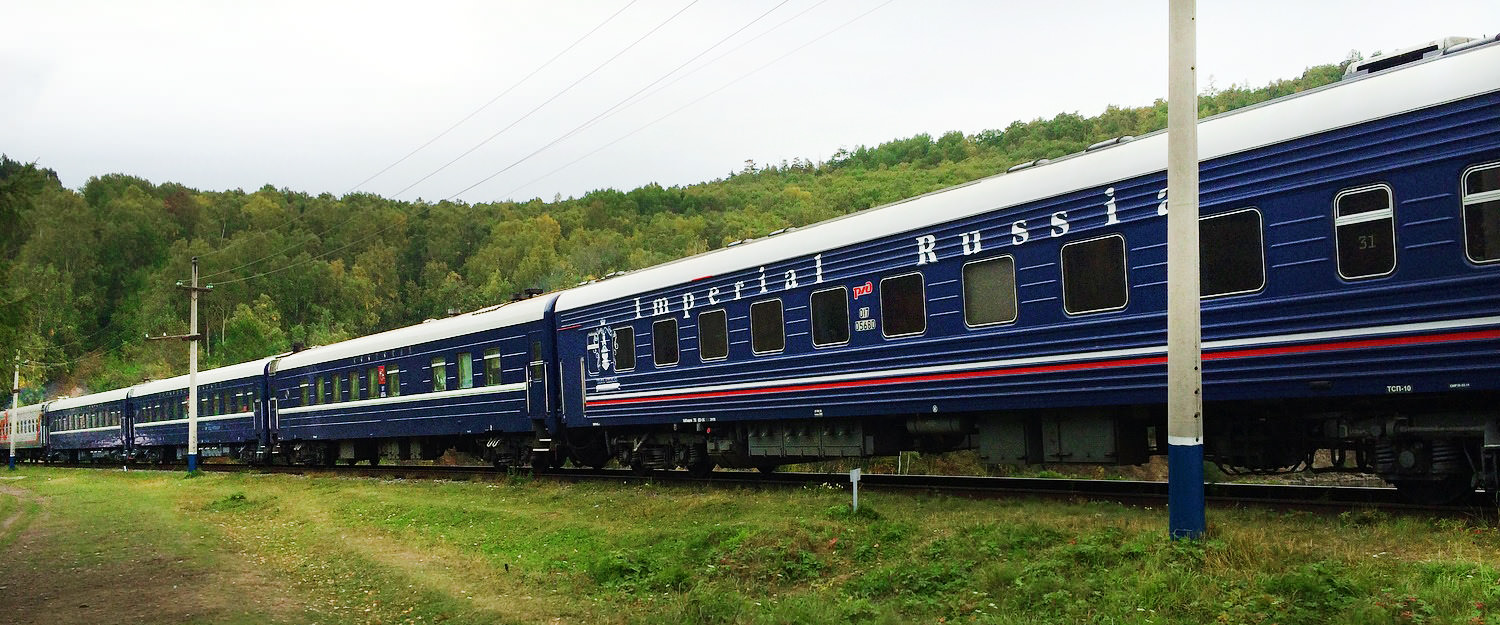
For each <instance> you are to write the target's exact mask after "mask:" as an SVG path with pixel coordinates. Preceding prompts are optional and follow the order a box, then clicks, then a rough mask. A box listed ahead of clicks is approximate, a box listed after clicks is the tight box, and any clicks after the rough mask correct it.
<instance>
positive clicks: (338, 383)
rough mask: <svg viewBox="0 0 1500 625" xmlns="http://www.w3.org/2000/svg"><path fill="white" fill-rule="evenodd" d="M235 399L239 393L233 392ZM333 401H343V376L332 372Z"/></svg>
mask: <svg viewBox="0 0 1500 625" xmlns="http://www.w3.org/2000/svg"><path fill="white" fill-rule="evenodd" d="M234 396H235V399H239V397H240V395H239V393H235V395H234ZM333 401H335V402H341V401H344V376H342V375H339V374H337V373H335V374H333Z"/></svg>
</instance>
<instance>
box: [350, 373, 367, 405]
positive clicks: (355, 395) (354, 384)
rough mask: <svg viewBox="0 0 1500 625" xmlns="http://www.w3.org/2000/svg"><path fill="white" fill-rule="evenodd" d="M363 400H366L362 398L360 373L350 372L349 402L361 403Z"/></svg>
mask: <svg viewBox="0 0 1500 625" xmlns="http://www.w3.org/2000/svg"><path fill="white" fill-rule="evenodd" d="M361 399H364V398H363V397H360V388H359V372H358V371H350V372H349V401H359V400H361Z"/></svg>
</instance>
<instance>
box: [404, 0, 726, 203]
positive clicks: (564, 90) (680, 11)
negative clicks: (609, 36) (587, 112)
mask: <svg viewBox="0 0 1500 625" xmlns="http://www.w3.org/2000/svg"><path fill="white" fill-rule="evenodd" d="M698 1H699V0H692V2H689V3H687V6H684V7H682V8H681V9H678V10H677V12H676V13H673V14H672V16H671V17H668V18H667V19H666V20H665V21H663V22H662V23H660V24H657V25H656V27H655V28H652V29H651V30H649V31H646V34H644V35H641V37H640V38H639V39H636V40H635V41H632V42H631V43H630V45H628V46H625V47H624V48H623V49H621V50H620V51H619V52H616V53H615V55H614V56H611V57H609V58H608V59H606V60H605V61H604V62H603V63H600V64H599V66H598V67H595V68H594V69H591V70H589V72H588V73H587V74H584V75H583V76H580V77H579V78H578V80H575V81H573V82H572V84H569V85H568V86H566V87H563V88H562V90H561V91H558V92H557V93H555V94H552V97H550V98H547V99H546V100H543V101H542V103H541V104H538V105H536V107H535V108H532V109H531V110H530V111H527V112H526V114H525V115H522V116H521V117H520V118H518V119H516V120H515V121H513V122H511V123H510V125H508V126H506V127H504V128H501V129H500V130H498V131H496V132H495V134H492V135H490V136H488V137H486V138H485V139H484V140H483V141H480V142H479V143H476V144H474V147H472V148H469V149H468V150H465V151H464V153H463V154H459V155H458V156H456V157H454V158H453V160H451V161H448V162H446V163H443V164H442V166H440V167H438V168H437V169H434V170H432V173H429V174H427V175H426V176H422V177H421V178H418V179H417V180H416V181H415V182H413V183H411V184H409V185H406V187H405V188H403V189H401V190H400V191H397V192H396V195H395V196H393V197H396V196H400V195H401V194H403V193H406V192H407V191H410V190H411V188H412V187H415V186H417V185H419V184H422V183H423V182H425V181H426V180H427V179H428V178H431V177H433V176H436V175H437V174H438V172H441V171H443V170H444V169H447V168H448V167H449V166H451V165H453V164H454V163H457V162H459V161H460V160H463V159H464V157H466V156H468V155H470V154H473V153H474V151H475V150H478V149H479V148H482V147H484V146H485V145H487V144H489V142H491V141H494V140H495V138H496V137H499V136H500V135H502V134H505V132H506V131H508V130H510V129H511V128H515V127H516V125H517V124H519V123H521V122H523V121H526V119H527V118H529V117H531V116H532V115H533V114H535V113H536V112H537V111H540V110H542V109H543V108H545V107H546V106H547V105H548V104H551V103H552V102H553V101H554V100H556V99H558V98H560V97H562V96H563V94H566V93H567V92H569V91H571V90H572V89H573V87H576V86H578V84H579V83H582V82H583V81H585V80H588V78H589V77H590V76H593V75H594V74H597V73H599V70H602V69H604V68H605V66H607V65H609V64H610V63H613V62H614V61H615V59H618V58H620V57H621V56H623V55H624V54H625V53H626V52H629V51H630V50H631V49H632V48H634V47H636V45H638V44H640V43H641V42H642V41H645V40H646V38H648V37H650V36H651V35H652V34H654V33H656V31H658V30H661V29H662V27H664V26H666V25H667V24H670V23H671V22H672V20H675V19H677V16H679V15H682V14H683V12H685V11H687V10H688V9H690V8H692V7H693V5H695V4H698Z"/></svg>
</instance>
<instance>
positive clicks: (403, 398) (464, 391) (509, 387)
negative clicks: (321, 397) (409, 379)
mask: <svg viewBox="0 0 1500 625" xmlns="http://www.w3.org/2000/svg"><path fill="white" fill-rule="evenodd" d="M524 390H526V383H524V382H516V383H513V384H496V385H495V386H476V387H474V388H461V389H457V390H452V391H439V392H436V393H416V394H412V395H400V396H397V397H381V398H379V399H361V400H359V401H344V402H337V403H327V404H317V405H313V406H298V407H296V408H278V409H277V410H276V413H277V414H283V415H288V414H297V413H301V412H314V411H318V410H333V409H341V410H345V409H349V408H363V407H365V406H382V405H386V404H399V403H405V402H412V401H427V400H431V399H449V398H453V397H471V396H474V395H486V394H490V393H506V392H514V391H524Z"/></svg>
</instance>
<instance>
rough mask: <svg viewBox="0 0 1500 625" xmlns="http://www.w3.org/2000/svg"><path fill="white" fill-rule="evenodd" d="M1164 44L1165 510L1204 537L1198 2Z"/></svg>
mask: <svg viewBox="0 0 1500 625" xmlns="http://www.w3.org/2000/svg"><path fill="white" fill-rule="evenodd" d="M1168 13H1169V17H1168V30H1167V32H1168V35H1167V36H1168V50H1167V71H1168V76H1167V202H1168V205H1167V514H1168V517H1169V523H1170V525H1171V536H1172V538H1174V539H1175V538H1194V539H1196V538H1201V537H1202V536H1203V530H1204V529H1205V527H1206V525H1207V522H1206V520H1205V518H1204V514H1203V372H1202V369H1201V367H1202V361H1203V354H1202V344H1201V341H1202V338H1203V336H1202V334H1203V328H1202V326H1201V325H1200V324H1201V319H1200V316H1199V295H1198V294H1199V284H1198V279H1199V274H1198V260H1199V259H1198V78H1197V71H1198V68H1197V63H1198V61H1197V56H1198V51H1197V47H1198V7H1197V1H1196V0H1171V1H1170V7H1169V8H1168Z"/></svg>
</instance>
